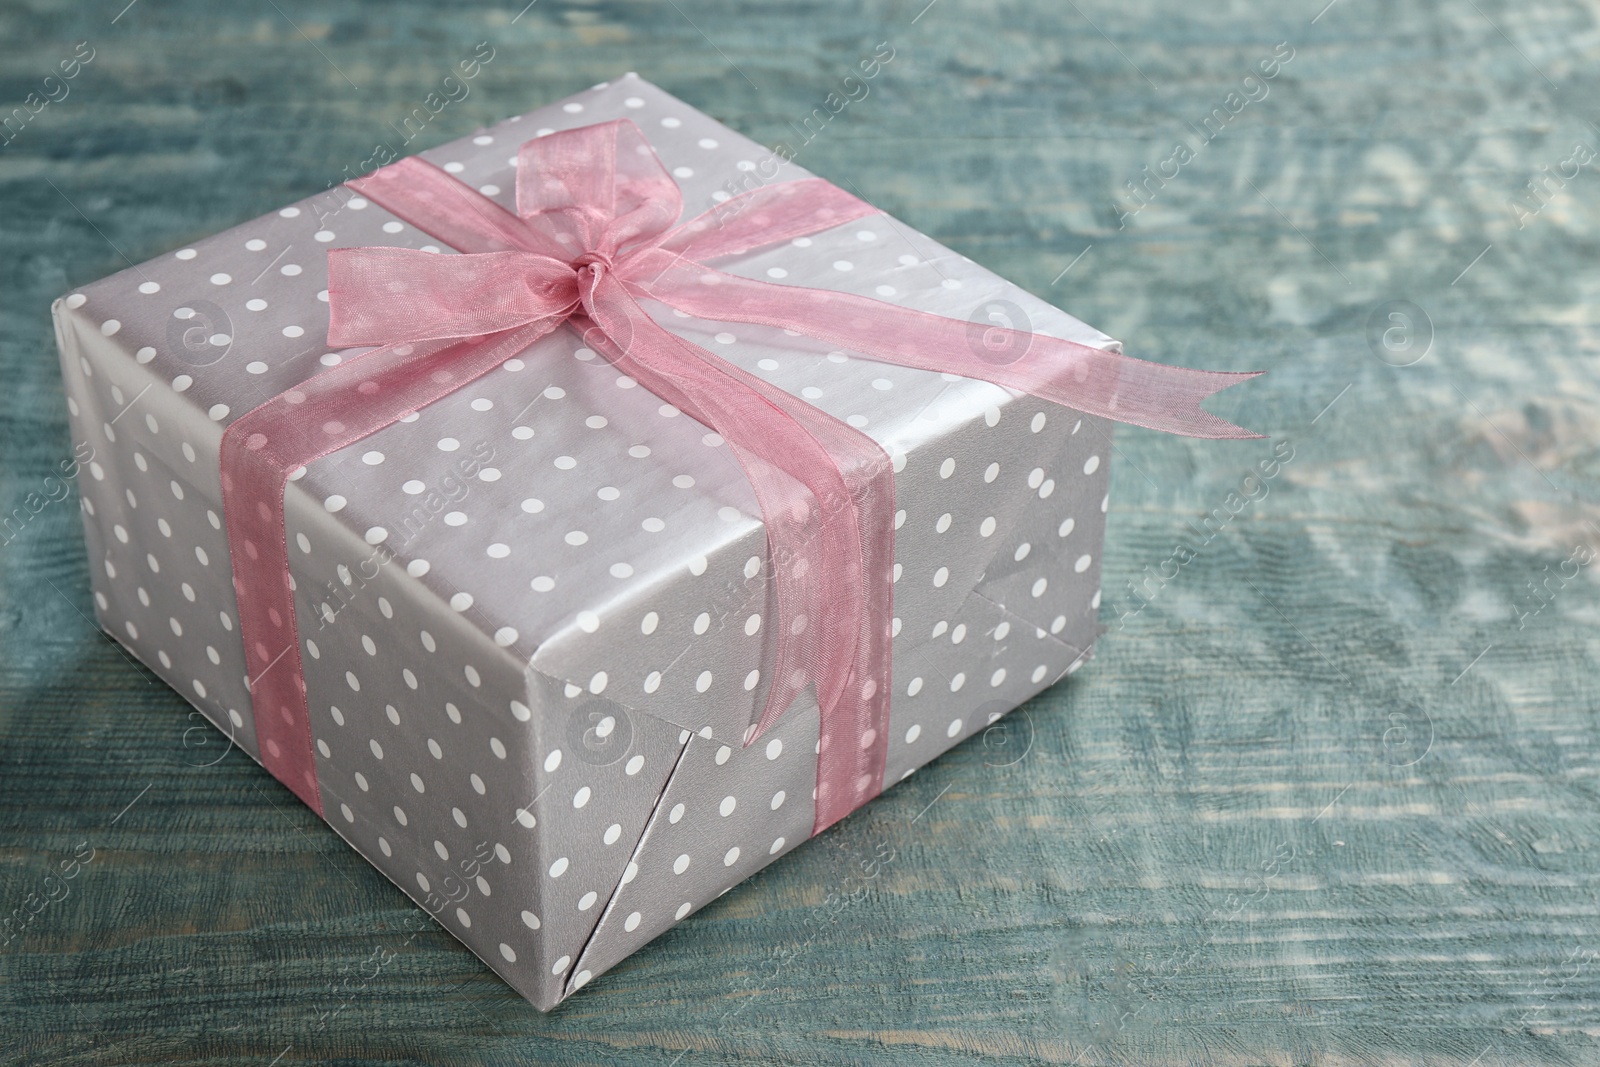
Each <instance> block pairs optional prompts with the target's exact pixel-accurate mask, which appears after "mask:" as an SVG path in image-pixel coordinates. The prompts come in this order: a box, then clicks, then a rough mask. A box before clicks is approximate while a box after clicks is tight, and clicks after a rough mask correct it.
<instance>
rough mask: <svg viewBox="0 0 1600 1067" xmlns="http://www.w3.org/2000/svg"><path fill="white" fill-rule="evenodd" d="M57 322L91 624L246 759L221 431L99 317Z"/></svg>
mask: <svg viewBox="0 0 1600 1067" xmlns="http://www.w3.org/2000/svg"><path fill="white" fill-rule="evenodd" d="M73 303H77V306H76V307H72V306H71V304H73ZM97 312H98V313H97ZM56 315H57V324H58V336H59V338H60V340H61V341H62V343H63V347H62V353H61V354H62V375H63V379H64V381H65V383H66V390H67V397H68V402H69V410H71V411H72V418H73V430H74V435H75V436H76V437H78V438H79V439H80V440H87V441H90V442H91V443H93V445H94V446H95V453H96V455H95V459H94V460H93V461H91V462H90V463H89V464H87V477H84V478H81V479H80V485H79V489H80V493H81V494H82V499H83V505H82V507H83V514H84V530H85V536H86V539H87V542H88V548H89V558H90V572H91V575H92V581H93V584H94V599H95V612H96V619H97V621H98V622H99V624H100V626H101V627H102V628H103V629H104V630H105V631H106V632H107V633H109V634H111V635H112V636H113V637H115V638H116V639H117V640H118V641H120V642H122V643H123V644H124V645H125V646H126V647H127V648H128V649H129V650H131V651H132V652H133V653H134V655H136V656H137V657H138V658H139V659H140V660H141V661H142V662H143V663H144V664H145V665H146V666H148V667H149V668H150V669H151V670H152V671H154V672H155V673H156V674H157V675H159V676H160V677H161V679H162V680H163V681H165V682H166V683H167V684H168V685H170V686H172V688H173V689H175V690H177V691H178V692H179V693H180V694H181V695H182V696H183V697H184V699H186V700H188V701H189V703H191V704H193V705H194V706H195V707H196V708H198V709H199V710H200V711H201V712H203V713H204V714H205V716H206V717H207V718H208V719H210V720H211V721H212V722H213V723H215V724H216V726H217V728H218V729H220V730H222V731H223V732H224V733H225V734H227V735H228V736H229V737H230V738H231V739H233V741H234V742H235V743H236V744H237V745H238V746H239V747H240V748H241V749H243V750H244V751H245V752H247V753H248V754H250V755H251V756H252V757H254V756H255V753H256V745H255V728H254V720H253V718H252V717H251V714H250V699H249V693H248V690H247V689H246V687H245V679H244V656H243V646H242V645H241V644H240V642H239V634H238V622H237V618H238V616H237V604H236V602H235V600H234V596H233V589H232V583H231V581H230V580H229V578H230V574H231V571H230V568H229V564H228V544H227V538H226V536H225V535H224V534H223V532H222V518H221V513H220V508H219V507H218V505H217V504H216V497H217V494H218V490H219V483H218V476H217V473H216V471H215V456H216V442H217V441H218V439H219V438H220V430H219V429H218V428H217V427H216V425H215V424H214V423H211V422H209V421H208V420H206V419H205V418H204V417H203V416H198V417H197V415H196V413H195V412H194V410H193V409H192V407H190V406H189V405H188V404H186V403H185V402H183V401H182V399H181V398H180V397H179V396H178V394H177V393H175V392H174V391H173V389H172V386H171V385H170V384H169V383H168V382H166V381H165V380H162V379H160V378H157V377H155V376H154V375H152V374H151V373H150V372H149V371H148V370H147V369H146V366H145V364H144V363H142V362H140V360H139V359H138V358H137V357H136V354H135V353H133V352H130V351H128V350H127V349H126V348H125V346H124V345H123V344H122V340H121V338H120V337H119V336H118V334H119V332H120V331H119V330H118V329H117V328H116V324H117V320H116V319H114V318H107V317H105V316H106V312H105V311H104V309H96V308H95V307H94V305H93V304H92V303H90V304H88V305H87V306H86V305H85V304H84V303H78V302H75V301H71V300H70V298H69V299H68V300H63V301H58V302H57V305H56ZM74 408H75V409H76V410H73V409H74ZM208 457H210V458H209V459H208Z"/></svg>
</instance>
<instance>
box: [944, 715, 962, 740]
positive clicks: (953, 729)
mask: <svg viewBox="0 0 1600 1067" xmlns="http://www.w3.org/2000/svg"><path fill="white" fill-rule="evenodd" d="M960 732H961V720H960V719H951V720H950V725H949V726H948V727H947V728H946V729H945V732H944V735H945V736H946V737H954V736H955V735H956V734H959V733H960Z"/></svg>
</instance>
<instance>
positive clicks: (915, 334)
mask: <svg viewBox="0 0 1600 1067" xmlns="http://www.w3.org/2000/svg"><path fill="white" fill-rule="evenodd" d="M708 273H709V274H711V275H713V276H714V277H715V278H716V281H717V284H715V285H705V284H702V279H703V278H704V277H705V276H706V275H707V274H708ZM639 291H640V292H641V293H642V294H643V295H647V296H650V297H652V298H654V299H657V300H660V301H662V302H663V303H666V304H668V305H670V306H672V307H675V308H677V309H678V310H680V311H684V312H687V313H689V314H691V315H696V316H699V317H701V318H707V319H712V320H720V321H729V322H750V323H758V324H760V325H764V326H776V327H779V328H781V329H785V330H793V331H795V332H798V333H803V334H805V335H807V336H809V337H814V338H816V339H817V340H820V341H824V342H826V343H828V344H830V345H834V346H836V347H838V348H842V349H846V350H848V351H852V352H859V353H861V354H862V355H864V356H867V357H869V358H871V359H875V360H879V361H881V362H884V363H894V364H898V365H900V366H903V367H916V368H918V369H919V370H927V371H937V372H940V373H946V374H959V375H961V376H962V377H965V378H977V379H981V380H983V381H987V382H992V383H994V384H995V385H1001V386H1005V387H1006V388H1008V389H1016V390H1019V391H1021V392H1023V393H1028V394H1030V395H1032V396H1037V397H1040V398H1041V399H1044V400H1049V401H1052V402H1053V403H1057V404H1061V405H1062V406H1064V407H1068V408H1073V409H1075V410H1077V411H1082V412H1085V413H1086V414H1090V415H1099V416H1101V417H1103V418H1108V419H1113V420H1115V421H1117V422H1123V423H1128V424H1130V425H1133V426H1144V427H1147V428H1149V429H1152V430H1161V431H1164V432H1166V433H1174V434H1181V435H1183V436H1185V437H1201V438H1210V439H1229V440H1233V439H1247V438H1258V437H1260V436H1262V435H1261V434H1257V433H1253V432H1251V431H1249V430H1246V429H1244V428H1243V427H1240V426H1235V425H1234V424H1233V423H1231V422H1229V421H1227V420H1226V419H1223V418H1220V417H1218V416H1216V415H1213V414H1211V413H1210V412H1209V411H1206V410H1205V409H1204V408H1202V407H1201V406H1200V402H1201V401H1202V400H1204V399H1205V398H1207V397H1209V396H1212V395H1213V394H1215V393H1217V392H1220V391H1221V390H1223V389H1226V388H1228V387H1229V386H1232V385H1237V384H1239V383H1240V382H1242V381H1247V380H1248V379H1250V378H1254V377H1256V375H1257V374H1259V373H1260V372H1259V371H1248V372H1243V373H1232V372H1225V371H1206V370H1190V369H1188V368H1186V367H1171V366H1167V365H1166V364H1162V363H1150V362H1147V361H1145V360H1142V359H1134V358H1133V357H1131V356H1124V355H1121V354H1120V353H1116V352H1107V351H1104V350H1103V349H1098V348H1091V347H1090V346H1088V345H1083V344H1078V343H1077V342H1075V341H1065V340H1062V339H1060V338H1056V337H1046V336H1044V335H1043V334H1037V333H1030V332H1026V331H1022V330H1013V329H1009V328H1005V327H1000V326H991V325H987V324H984V323H974V322H964V321H962V320H959V319H948V318H944V317H943V316H940V315H933V314H930V313H928V312H925V311H916V310H914V309H912V308H905V307H900V306H898V305H895V304H889V303H885V302H883V301H881V300H872V299H869V298H867V297H860V296H854V295H852V294H849V293H836V292H832V291H830V290H824V289H800V288H796V287H793V286H785V285H771V284H769V283H766V282H757V281H752V280H750V279H748V278H740V277H738V276H736V275H732V274H726V273H723V272H720V271H712V270H711V268H708V267H704V266H701V265H699V264H694V265H691V266H689V267H686V266H684V265H682V264H676V263H673V264H667V263H663V269H662V270H661V271H660V273H659V274H658V275H656V277H655V278H654V279H653V280H652V281H651V282H650V283H649V284H648V286H640V287H639Z"/></svg>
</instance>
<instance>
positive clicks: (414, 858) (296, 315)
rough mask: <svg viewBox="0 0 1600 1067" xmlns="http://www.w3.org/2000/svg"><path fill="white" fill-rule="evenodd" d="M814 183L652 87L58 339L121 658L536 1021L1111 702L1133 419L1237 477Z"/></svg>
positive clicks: (958, 261)
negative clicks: (1116, 570) (1046, 704)
mask: <svg viewBox="0 0 1600 1067" xmlns="http://www.w3.org/2000/svg"><path fill="white" fill-rule="evenodd" d="M790 154H791V153H790V152H788V151H787V150H785V149H780V150H779V151H777V152H768V151H766V150H764V149H762V148H761V147H760V146H758V145H756V144H754V143H752V142H750V141H749V140H747V139H745V138H744V137H741V136H740V135H738V134H737V133H735V132H733V131H732V130H729V129H728V128H727V127H725V126H722V125H720V124H719V123H717V122H715V121H713V120H712V119H710V118H708V117H707V116H705V115H703V114H701V113H699V112H697V111H695V110H694V109H693V108H691V107H689V106H688V105H686V104H684V103H682V102H681V101H678V100H676V99H674V98H672V97H671V96H668V95H667V94H666V93H664V92H662V91H660V90H659V89H657V88H655V87H653V86H651V85H649V84H648V83H646V82H644V81H643V80H641V79H639V78H637V77H636V76H633V75H629V76H627V77H625V78H623V79H620V80H618V81H617V82H614V83H610V84H607V85H601V86H596V87H595V88H594V89H593V90H591V91H588V92H585V93H582V94H580V95H578V96H575V97H572V98H570V99H568V100H566V101H562V102H560V103H558V104H555V105H553V106H551V107H548V108H543V109H540V110H537V111H534V112H531V113H529V114H527V115H522V116H518V117H516V118H512V119H509V120H507V121H505V122H502V123H500V124H499V125H497V126H494V127H491V128H489V129H486V130H484V131H482V132H481V133H479V134H477V135H476V136H473V137H469V138H464V139H462V140H459V141H454V142H451V143H449V144H445V145H442V146H440V147H438V148H436V149H433V150H430V151H428V152H424V153H422V154H421V155H420V156H416V157H411V158H408V159H403V160H400V161H398V162H394V163H392V164H390V165H389V166H385V167H383V168H381V169H379V170H377V171H375V172H373V173H372V174H369V175H367V176H365V177H363V178H360V179H356V180H354V181H351V182H349V183H347V184H345V185H342V186H340V187H338V188H336V189H332V190H329V191H327V192H324V193H322V194H320V195H318V196H315V197H311V198H309V199H306V200H303V201H300V202H299V203H296V204H293V205H291V206H288V207H285V208H283V209H282V210H279V211H275V212H272V213H270V214H267V215H264V216H262V217H261V218H258V219H254V220H252V221H250V222H247V223H245V224H244V225H242V226H239V227H237V228H235V229H232V230H229V231H227V232H225V233H221V234H218V235H217V236H215V237H211V238H208V239H206V240H204V241H199V242H196V243H195V244H194V245H192V246H191V247H186V248H183V249H180V250H178V251H176V252H175V253H173V254H171V255H167V256H162V257H160V258H158V259H155V260H152V261H150V262H148V263H144V264H141V265H139V266H137V267H134V268H131V269H129V270H126V271H123V272H121V273H119V274H116V275H113V276H112V277H110V278H107V279H105V280H103V281H100V282H97V283H95V284H93V285H89V286H86V287H84V288H83V289H82V290H80V291H78V292H74V293H72V294H70V295H68V296H66V297H64V298H62V299H61V300H59V301H57V303H56V305H55V316H56V325H57V335H58V340H59V343H60V349H61V355H62V367H63V372H64V376H65V380H66V386H67V394H68V405H69V409H70V411H71V416H72V425H73V429H74V433H75V434H76V435H77V437H78V439H80V440H91V441H95V442H99V441H101V440H104V441H105V442H106V443H107V444H108V446H110V447H107V448H104V449H101V450H100V451H99V457H98V458H96V459H95V460H94V461H93V462H91V463H90V464H89V466H88V477H86V478H83V479H82V480H81V484H82V494H83V512H84V519H85V528H86V531H87V538H88V546H89V552H90V555H91V557H92V571H93V575H94V598H95V605H96V610H97V612H98V619H99V622H100V625H101V626H103V627H104V628H105V630H106V631H107V632H108V633H110V634H111V635H112V636H113V637H115V638H116V639H117V640H118V641H120V642H122V644H124V645H125V646H126V647H127V648H128V649H129V650H130V651H131V652H132V653H133V654H134V655H136V656H137V657H138V658H139V659H140V660H142V661H143V662H144V663H146V664H148V665H149V666H150V668H151V669H152V670H154V671H155V672H156V673H157V674H159V675H160V676H161V677H162V678H163V679H165V680H166V681H167V682H168V683H169V684H171V685H172V686H173V688H175V689H177V690H178V691H179V692H180V693H181V694H182V695H183V696H184V697H185V698H186V699H187V700H188V701H190V702H191V703H192V704H194V705H195V707H197V708H199V709H200V710H201V711H202V712H203V713H204V714H205V715H206V716H207V717H209V718H210V720H211V721H212V722H214V723H215V724H216V725H217V727H218V728H219V729H221V730H223V731H224V732H226V733H227V734H228V736H229V737H230V738H232V740H233V741H234V742H235V743H236V744H238V745H239V747H241V748H242V749H244V750H245V751H246V752H248V753H249V754H250V755H251V756H252V757H254V758H255V759H257V760H258V761H260V762H261V763H262V764H263V765H264V766H265V767H266V768H267V769H268V770H270V771H271V772H272V773H273V774H274V775H276V776H277V777H278V778H279V779H280V780H281V781H282V782H283V783H284V784H285V785H286V786H288V787H289V788H290V789H292V790H293V791H294V792H295V793H296V794H298V795H299V796H300V797H301V798H302V799H303V800H304V801H305V802H306V803H307V804H309V805H310V806H311V807H312V808H313V809H314V810H316V811H317V812H319V813H320V814H321V815H322V816H323V817H324V818H325V819H326V820H327V822H328V824H329V825H330V826H332V827H333V829H334V830H335V831H337V832H338V833H339V834H340V835H341V836H343V837H344V838H345V839H346V840H347V841H349V843H350V844H351V845H352V846H354V847H355V848H356V849H357V850H358V851H359V852H360V853H361V854H362V855H363V856H365V857H367V859H368V860H370V861H371V862H372V863H373V864H374V865H375V866H376V867H378V869H379V870H381V871H383V872H384V874H386V875H387V876H388V877H389V878H391V879H392V880H393V881H394V882H395V884H397V885H399V886H400V887H401V888H402V889H403V890H404V891H405V892H406V893H408V894H409V895H410V896H411V897H412V898H413V899H414V900H416V901H417V903H418V904H420V905H421V906H422V907H424V908H426V909H427V910H428V912H429V913H431V914H432V915H433V916H435V917H436V918H437V920H438V921H439V922H440V923H441V924H443V925H444V927H445V928H446V929H448V930H450V931H451V932H452V933H454V934H455V935H456V936H457V937H459V938H460V939H461V940H462V941H463V942H464V943H465V944H466V945H467V946H468V947H469V948H471V949H472V950H473V951H474V952H476V953H477V954H478V955H479V956H481V957H482V958H483V959H484V960H485V961H486V962H487V963H488V964H489V966H491V967H493V968H494V969H495V970H496V971H497V972H499V973H500V974H501V975H502V976H503V977H504V978H505V979H506V981H508V982H509V983H510V984H511V985H512V986H513V987H515V988H516V989H517V990H518V991H520V992H521V993H522V994H524V995H525V996H526V997H527V998H528V999H529V1000H531V1001H532V1002H533V1003H534V1004H536V1005H537V1006H539V1007H540V1008H545V1009H547V1008H549V1007H551V1006H552V1005H554V1004H556V1003H557V1002H559V1001H560V1000H562V999H563V998H564V997H566V996H567V995H569V994H571V993H572V992H573V991H575V990H576V989H578V988H579V987H581V986H583V985H584V984H585V983H586V982H587V981H589V980H590V979H591V978H592V977H593V976H594V975H597V974H600V973H601V972H603V971H604V970H606V969H607V968H608V967H610V966H612V965H613V964H615V963H616V962H617V961H618V960H620V959H622V958H623V957H625V956H627V955H628V954H629V953H631V952H633V951H634V950H636V949H637V948H639V947H640V946H641V945H643V944H645V943H646V942H648V941H649V940H650V939H651V938H653V937H655V936H656V935H658V934H660V933H661V932H662V931H664V930H666V929H668V928H669V927H671V926H672V925H674V924H675V923H677V922H679V921H681V920H683V919H684V918H685V917H686V916H688V915H689V914H690V913H691V912H693V911H694V910H695V909H696V908H698V907H700V906H701V905H703V904H705V903H707V902H708V901H710V900H712V899H714V898H715V897H716V896H718V895H719V894H720V893H722V892H724V891H726V890H727V889H728V888H730V887H731V886H733V885H735V884H736V883H738V882H739V881H740V880H742V879H744V878H746V877H748V876H749V875H750V874H752V873H753V872H755V871H756V870H759V869H760V868H761V867H763V866H765V865H766V864H768V863H771V862H773V861H774V860H775V859H776V858H778V857H779V856H781V855H782V854H783V853H785V852H786V851H788V850H789V849H792V848H795V847H797V846H799V845H800V844H802V843H803V842H805V841H806V840H807V839H808V838H810V837H812V836H813V835H815V834H817V833H819V832H821V831H823V830H825V829H826V828H827V827H828V826H829V825H831V824H832V823H834V822H836V821H838V820H839V819H840V818H843V817H844V816H846V815H847V814H848V813H849V812H851V811H852V810H854V809H855V808H857V807H859V806H860V805H861V804H863V803H866V802H867V801H868V800H870V799H871V798H872V797H874V796H876V795H877V794H878V793H879V792H881V791H882V789H884V788H886V787H887V786H889V785H892V784H893V783H895V782H897V781H899V780H900V779H902V778H904V777H906V776H907V775H909V774H911V773H912V772H913V771H914V770H915V769H916V768H917V767H919V766H921V765H922V764H924V763H926V762H928V761H929V760H931V759H932V758H933V757H935V756H937V755H938V754H939V753H941V752H943V751H944V750H946V749H948V748H949V747H951V746H952V745H955V744H958V743H959V742H960V741H961V740H962V739H963V738H966V737H968V736H970V735H971V734H973V733H974V732H976V731H980V730H983V729H984V728H985V727H987V726H988V725H989V724H991V723H992V722H994V721H995V720H996V719H997V718H999V717H1000V716H1001V715H1003V714H1005V713H1006V712H1007V711H1008V710H1009V709H1011V708H1013V707H1015V706H1016V705H1018V704H1020V703H1021V702H1023V701H1025V700H1027V699H1028V698H1029V697H1031V696H1032V695H1034V694H1035V693H1037V692H1039V691H1040V690H1042V689H1044V688H1045V687H1047V686H1049V685H1051V684H1052V683H1054V682H1056V681H1057V680H1059V679H1060V678H1062V677H1063V676H1064V675H1066V674H1069V673H1071V672H1072V671H1073V670H1074V669H1075V668H1077V667H1078V666H1079V665H1081V664H1082V663H1083V662H1084V661H1085V659H1086V658H1087V657H1088V655H1089V654H1090V651H1091V649H1092V647H1093V643H1094V638H1095V635H1096V632H1097V624H1096V608H1097V607H1098V605H1099V602H1100V596H1099V575H1100V559H1099V554H1100V543H1101V536H1102V530H1103V521H1104V519H1103V516H1104V512H1105V510H1106V486H1107V473H1108V460H1109V458H1110V446H1111V441H1110V431H1111V420H1118V421H1123V422H1130V423H1136V424H1139V425H1145V426H1151V427H1155V428H1158V429H1164V430H1169V431H1172V432H1179V433H1187V434H1191V435H1195V436H1209V437H1230V436H1249V435H1247V434H1245V433H1244V431H1241V430H1239V429H1238V428H1236V427H1233V426H1231V425H1230V424H1228V423H1225V422H1223V421H1222V420H1220V419H1217V418H1215V417H1214V416H1211V415H1209V414H1207V413H1205V412H1204V411H1202V410H1201V409H1200V407H1199V401H1200V400H1201V399H1203V398H1204V397H1205V396H1207V395H1209V394H1210V393H1213V392H1215V391H1216V390H1217V389H1219V388H1222V387H1223V386H1225V385H1229V384H1232V383H1233V382H1235V381H1237V380H1239V379H1240V378H1242V377H1246V376H1245V375H1227V374H1213V373H1208V372H1200V371H1187V370H1179V369H1176V368H1167V367H1162V366H1159V365H1155V364H1150V363H1144V362H1141V361H1139V360H1134V359H1131V358H1128V357H1126V356H1124V355H1122V354H1121V352H1120V348H1119V346H1118V345H1117V344H1116V342H1114V341H1112V340H1111V339H1110V338H1109V337H1107V336H1105V335H1104V334H1101V333H1099V332H1097V331H1095V330H1093V329H1091V328H1089V327H1088V326H1085V325H1084V324H1083V323H1081V322H1078V321H1077V320H1075V319H1073V318H1071V317H1069V316H1068V315H1066V314H1064V313H1062V312H1060V311H1058V310H1056V309H1055V308H1052V307H1050V306H1048V305H1046V304H1044V303H1043V302H1041V301H1039V300H1037V299H1035V298H1033V297H1031V296H1029V295H1028V294H1026V293H1025V292H1023V291H1021V290H1020V289H1018V288H1016V287H1015V286H1013V285H1011V284H1009V283H1007V282H1005V281H1003V280H1002V279H1000V278H998V277H996V276H995V275H993V274H991V273H990V272H988V271H986V270H984V269H983V268H982V267H980V266H978V265H976V264H974V263H972V262H971V261H970V260H968V259H966V258H964V257H962V256H959V255H956V254H955V253H953V252H951V251H949V250H948V249H946V248H943V247H942V246H940V245H939V244H938V243H937V242H935V241H933V240H931V239H929V238H928V237H925V236H923V235H922V234H920V233H917V232H916V231H915V230H913V229H911V228H910V227H909V226H906V225H905V224H903V223H901V222H898V221H896V220H894V219H892V218H890V217H888V216H887V215H884V214H883V213H881V212H879V211H877V210H875V209H873V208H872V207H871V206H869V205H867V204H865V203H864V202H862V201H861V200H859V199H857V198H856V197H854V196H851V195H849V194H847V193H845V192H843V191H842V190H840V189H838V188H837V187H835V186H833V185H830V184H829V183H827V182H824V181H822V180H820V179H816V178H813V177H811V176H809V175H807V174H806V173H805V172H804V171H802V170H801V169H800V168H799V167H798V166H796V165H795V164H794V163H793V162H792V160H790V159H789V158H787V157H788V156H789V155H790ZM686 205H687V206H686Z"/></svg>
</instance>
